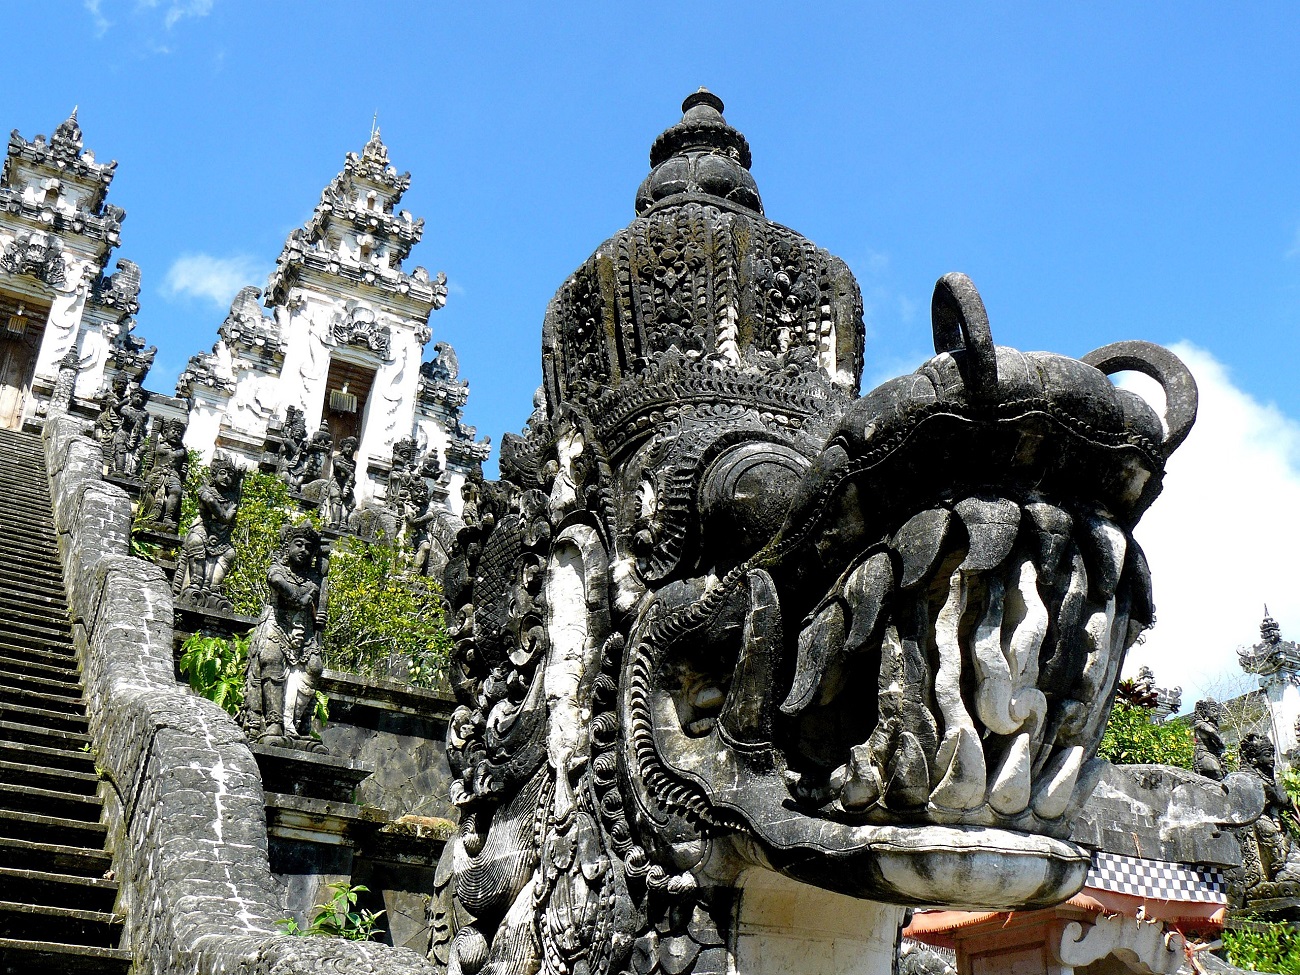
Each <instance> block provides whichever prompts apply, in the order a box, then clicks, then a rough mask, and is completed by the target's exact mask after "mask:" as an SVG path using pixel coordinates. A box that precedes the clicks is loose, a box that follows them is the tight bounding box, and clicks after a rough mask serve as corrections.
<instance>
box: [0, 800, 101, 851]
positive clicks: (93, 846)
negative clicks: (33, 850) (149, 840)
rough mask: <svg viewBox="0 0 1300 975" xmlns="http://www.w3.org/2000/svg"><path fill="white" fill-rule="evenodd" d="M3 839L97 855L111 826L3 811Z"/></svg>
mask: <svg viewBox="0 0 1300 975" xmlns="http://www.w3.org/2000/svg"><path fill="white" fill-rule="evenodd" d="M0 836H4V837H8V838H9V839H14V840H28V841H30V842H33V843H49V844H52V845H55V846H68V847H77V848H79V849H85V850H90V851H92V852H93V851H96V850H103V849H104V841H105V839H106V837H107V836H108V827H107V826H105V825H104V824H103V823H100V822H94V823H88V822H85V821H84V820H81V819H67V818H65V817H63V816H45V815H41V814H40V813H29V812H11V811H8V810H4V809H0Z"/></svg>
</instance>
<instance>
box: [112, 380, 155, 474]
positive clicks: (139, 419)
mask: <svg viewBox="0 0 1300 975" xmlns="http://www.w3.org/2000/svg"><path fill="white" fill-rule="evenodd" d="M148 401H149V393H148V392H147V391H145V390H144V389H142V388H140V387H139V386H136V387H135V388H134V389H132V390H131V392H130V393H129V394H128V396H127V401H126V404H125V405H124V406H122V408H121V410H120V414H121V423H119V424H118V427H117V429H116V430H114V431H113V444H112V446H113V459H112V463H111V465H110V467H109V471H110V473H112V474H116V475H117V476H118V477H139V476H140V462H141V460H142V459H143V458H142V457H141V450H140V448H141V447H142V446H143V445H144V437H145V433H146V431H147V430H148V428H149V411H148V410H147V409H146V408H145V404H146V403H147V402H148Z"/></svg>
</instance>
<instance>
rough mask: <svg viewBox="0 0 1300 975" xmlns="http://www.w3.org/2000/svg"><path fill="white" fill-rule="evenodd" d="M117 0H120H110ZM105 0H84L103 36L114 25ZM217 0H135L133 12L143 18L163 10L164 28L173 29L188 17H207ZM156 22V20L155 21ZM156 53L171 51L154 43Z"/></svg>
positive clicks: (115, 0)
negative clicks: (105, 6) (104, 9)
mask: <svg viewBox="0 0 1300 975" xmlns="http://www.w3.org/2000/svg"><path fill="white" fill-rule="evenodd" d="M110 2H117V3H119V4H120V0H110ZM104 3H105V0H82V6H83V7H85V8H86V12H87V13H89V14H90V16H91V18H92V19H93V20H94V22H95V34H96V36H97V37H102V36H103V35H104V32H105V31H107V30H108V29H109V28H110V27H112V26H113V23H112V21H110V20H109V19H108V17H107V16H106V15H105V14H104V11H103V6H104ZM215 3H216V0H135V3H134V5H133V9H132V10H131V13H132V14H133V15H134V16H135V17H136V18H137V19H139V18H142V17H144V16H145V15H146V14H149V13H151V12H153V11H158V10H162V11H163V17H162V26H163V29H164V30H171V29H172V28H173V27H175V26H176V25H177V24H178V23H180V22H181V21H182V20H185V19H186V18H194V19H197V18H199V17H206V16H207V15H208V14H210V13H212V7H213V5H214V4H215ZM155 23H156V21H155ZM153 50H154V53H155V54H158V53H161V54H167V53H170V52H169V50H168V49H167V48H166V47H160V46H158V45H156V44H155V45H154V49H153Z"/></svg>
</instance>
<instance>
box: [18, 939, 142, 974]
mask: <svg viewBox="0 0 1300 975" xmlns="http://www.w3.org/2000/svg"><path fill="white" fill-rule="evenodd" d="M41 971H45V972H48V973H50V975H130V972H131V952H129V951H127V950H126V949H125V948H92V947H90V946H89V945H66V944H56V943H52V942H46V941H24V940H22V939H18V938H0V975H32V973H33V972H41Z"/></svg>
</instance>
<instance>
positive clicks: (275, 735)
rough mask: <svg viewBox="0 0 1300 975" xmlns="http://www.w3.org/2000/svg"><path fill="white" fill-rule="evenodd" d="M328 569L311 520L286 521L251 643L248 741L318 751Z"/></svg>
mask: <svg viewBox="0 0 1300 975" xmlns="http://www.w3.org/2000/svg"><path fill="white" fill-rule="evenodd" d="M325 570H326V560H325V558H324V557H323V556H322V553H321V539H320V535H319V534H317V532H316V530H315V529H314V528H312V527H311V526H310V525H286V526H285V527H284V528H283V529H282V530H281V532H280V551H279V554H278V555H277V556H276V558H275V559H274V560H273V561H272V563H271V568H270V569H269V570H267V573H266V581H267V584H268V586H269V588H270V598H269V601H268V603H267V605H266V607H265V608H264V609H263V610H262V617H261V619H260V620H259V621H258V623H257V629H255V630H254V631H253V640H252V644H251V645H250V646H249V648H248V675H247V678H246V682H245V687H244V710H243V714H242V715H241V718H242V723H243V726H244V730H245V731H246V732H247V733H248V737H249V738H250V739H252V740H253V741H256V742H260V743H262V744H265V745H280V746H287V747H291V748H303V749H306V750H308V751H315V752H322V751H324V750H325V749H324V746H323V745H321V743H320V742H319V741H318V740H316V739H314V738H312V737H311V715H312V710H313V707H312V705H313V702H314V700H315V696H316V682H317V680H318V679H319V678H320V675H321V671H322V669H323V668H324V663H323V661H322V658H321V634H322V633H323V632H324V629H325Z"/></svg>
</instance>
